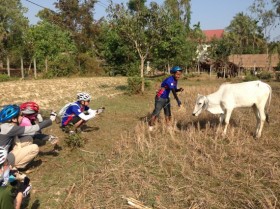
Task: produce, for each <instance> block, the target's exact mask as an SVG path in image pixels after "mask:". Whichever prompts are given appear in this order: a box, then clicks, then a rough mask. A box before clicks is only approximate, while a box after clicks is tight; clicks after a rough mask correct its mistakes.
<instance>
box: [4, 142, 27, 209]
mask: <svg viewBox="0 0 280 209" xmlns="http://www.w3.org/2000/svg"><path fill="white" fill-rule="evenodd" d="M11 161H13V158H9V155H8V153H7V150H6V149H5V148H3V147H0V208H1V209H2V208H3V209H12V208H15V209H20V206H21V203H22V199H23V198H24V197H26V196H27V195H28V194H29V193H30V190H31V188H32V186H31V184H30V183H29V178H28V177H25V178H24V182H23V183H19V184H20V185H19V187H18V191H17V194H16V195H15V198H14V195H13V193H12V191H11V189H12V187H11V186H10V185H8V183H9V182H10V177H11V175H10V169H11V166H10V163H11Z"/></svg>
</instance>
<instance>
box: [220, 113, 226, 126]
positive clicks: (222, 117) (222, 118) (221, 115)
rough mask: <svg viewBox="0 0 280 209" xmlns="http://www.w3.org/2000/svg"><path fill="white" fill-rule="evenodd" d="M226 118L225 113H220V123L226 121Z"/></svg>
mask: <svg viewBox="0 0 280 209" xmlns="http://www.w3.org/2000/svg"><path fill="white" fill-rule="evenodd" d="M224 120H225V114H223V113H222V114H220V117H219V122H220V124H222V123H223V122H224Z"/></svg>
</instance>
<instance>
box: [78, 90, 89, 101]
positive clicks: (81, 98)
mask: <svg viewBox="0 0 280 209" xmlns="http://www.w3.org/2000/svg"><path fill="white" fill-rule="evenodd" d="M77 99H78V100H79V101H89V100H90V99H91V96H90V95H89V94H88V93H86V92H81V93H78V94H77Z"/></svg>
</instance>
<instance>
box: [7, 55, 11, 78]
mask: <svg viewBox="0 0 280 209" xmlns="http://www.w3.org/2000/svg"><path fill="white" fill-rule="evenodd" d="M7 72H8V76H9V77H10V76H11V72H10V59H9V57H7Z"/></svg>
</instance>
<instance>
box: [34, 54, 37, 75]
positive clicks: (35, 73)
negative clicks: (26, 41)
mask: <svg viewBox="0 0 280 209" xmlns="http://www.w3.org/2000/svg"><path fill="white" fill-rule="evenodd" d="M34 78H35V79H37V68H36V58H34Z"/></svg>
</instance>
